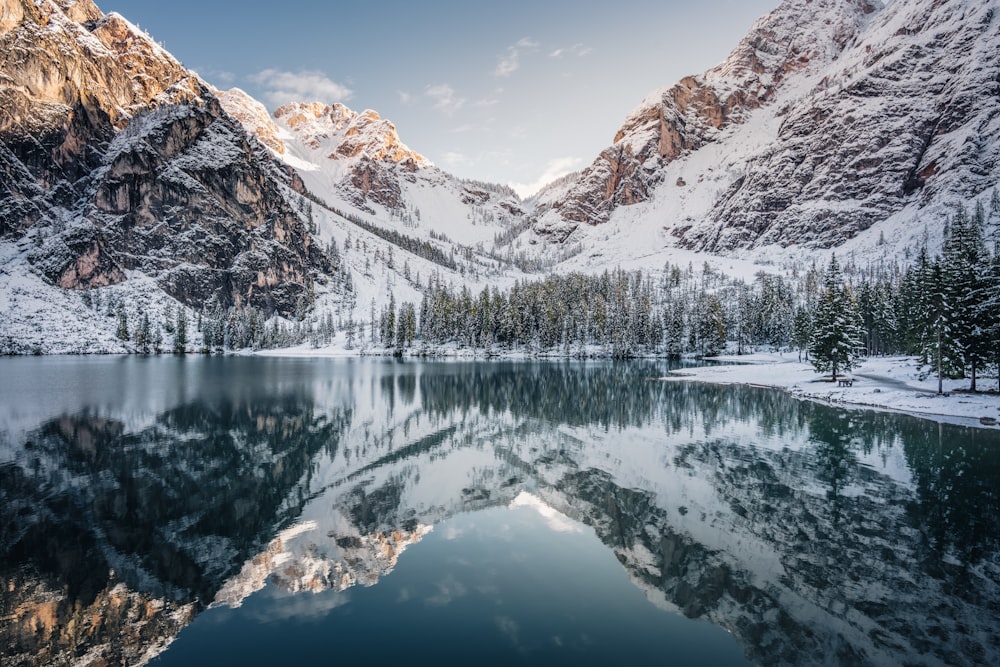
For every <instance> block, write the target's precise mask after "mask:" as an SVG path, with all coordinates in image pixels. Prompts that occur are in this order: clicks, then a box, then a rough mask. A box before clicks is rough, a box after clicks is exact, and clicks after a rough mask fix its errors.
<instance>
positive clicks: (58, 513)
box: [0, 359, 1000, 664]
mask: <svg viewBox="0 0 1000 667" xmlns="http://www.w3.org/2000/svg"><path fill="white" fill-rule="evenodd" d="M88 363H92V364H97V363H100V361H99V360H95V361H91V362H88ZM151 368H153V370H152V371H149V370H148V369H147V370H144V371H143V372H147V371H148V372H155V366H154V367H151ZM121 372H122V373H124V375H123V376H122V378H120V380H121V383H122V384H124V385H126V386H127V385H128V384H129V382H134V381H135V377H133V376H131V375H129V373H131V372H132V370H130V367H128V366H125V367H124V370H122V371H121ZM178 372H179V371H177V368H176V367H171V370H170V373H169V374H168V373H166V372H165V373H164V376H163V377H161V378H159V379H160V380H161V381H164V382H169V381H174V382H181V380H179V379H178V377H180V376H178V375H176V374H177V373H178ZM663 372H664V368H663V367H662V366H660V365H657V364H652V363H565V362H554V363H548V362H494V363H475V362H469V363H386V362H381V361H377V362H356V361H352V362H323V361H315V362H292V361H287V362H281V361H273V360H256V359H229V360H221V363H220V361H219V360H211V363H208V362H206V361H199V360H190V365H188V366H186V367H184V369H183V382H184V383H185V389H184V391H179V390H178V391H177V392H175V393H172V394H170V396H169V397H168V398H164V399H162V400H161V401H160V403H159V404H158V405H157V406H156V407H155V408H154V409H151V410H148V411H146V412H144V413H142V414H140V415H138V416H137V415H135V414H130V413H128V411H122V412H119V411H118V410H117V409H116V407H115V405H114V404H113V403H109V402H104V403H102V402H101V401H96V400H94V401H87V400H82V399H81V405H80V408H79V409H78V410H73V409H63V410H62V411H61V412H60V413H59V414H56V415H53V416H50V417H48V418H46V419H44V420H42V421H41V422H40V423H37V425H34V426H32V427H31V428H29V429H27V430H26V431H25V433H24V435H23V437H19V438H18V440H17V441H15V442H10V443H8V444H7V445H6V448H5V449H2V450H0V451H5V452H9V454H7V455H5V456H6V457H7V460H6V461H5V462H3V463H2V464H0V500H2V503H0V573H2V574H3V578H4V579H3V580H4V582H6V585H5V586H4V589H3V591H0V604H2V609H3V612H2V616H3V619H4V620H3V621H2V622H0V646H2V647H3V652H4V655H5V664H8V660H9V661H10V662H9V664H48V663H50V662H59V661H66V660H72V659H75V658H80V657H82V656H94V655H99V656H100V657H101V658H102V659H104V660H107V661H109V662H118V661H123V660H124V661H126V662H136V661H138V660H140V659H142V656H144V655H147V654H148V652H149V651H150V650H153V651H155V650H156V649H157V647H159V646H160V645H161V644H163V643H164V642H165V641H168V640H169V639H170V638H171V637H172V636H173V635H174V634H176V633H177V631H178V630H179V629H180V628H181V627H183V626H184V625H185V624H187V623H189V622H190V621H191V619H192V618H193V617H194V616H195V615H197V614H198V612H199V611H200V610H201V609H203V608H204V606H205V605H206V604H207V603H209V602H211V601H212V600H213V599H214V598H215V596H216V594H217V593H218V592H219V591H220V589H221V588H222V587H223V586H224V585H226V583H227V581H230V580H231V579H232V578H233V577H234V576H237V575H238V574H239V573H240V572H241V570H243V569H245V568H246V565H247V563H249V562H251V561H253V559H254V558H259V555H260V554H262V553H265V552H266V551H267V549H268V548H269V547H268V545H269V544H270V543H271V542H272V540H274V539H275V535H276V534H277V532H278V531H279V530H280V529H282V528H284V527H287V526H289V525H291V524H292V523H293V522H295V521H296V520H297V519H298V518H299V517H300V516H302V514H303V512H304V511H305V510H306V508H308V507H311V506H316V505H317V503H320V504H321V506H322V507H331V508H333V509H332V511H333V512H334V513H336V514H337V515H338V516H343V517H346V518H347V521H348V522H349V523H350V526H351V531H353V532H351V533H350V535H348V534H347V533H344V532H343V531H342V530H341V529H338V530H341V532H337V530H333V529H330V530H329V531H328V532H329V535H328V540H329V542H330V545H329V547H328V550H329V553H331V554H334V553H337V554H341V558H342V559H343V562H344V563H346V565H344V567H347V568H349V567H350V564H349V563H348V560H349V559H347V558H346V557H345V556H343V554H345V553H348V552H350V550H351V549H356V548H358V545H359V544H361V543H362V541H363V540H361V538H362V537H365V536H372V537H373V539H375V538H377V540H376V541H378V543H379V544H382V545H383V547H382V548H389V547H386V546H385V545H386V544H390V543H392V541H393V540H397V541H398V540H400V539H403V538H402V537H401V536H405V535H406V534H408V533H412V532H413V531H415V530H417V526H418V525H421V524H433V523H435V522H437V521H440V520H443V519H444V518H446V517H448V516H452V515H455V514H457V513H460V512H468V511H470V510H475V509H479V508H484V507H491V506H496V505H504V504H507V503H509V502H511V500H512V498H513V497H514V496H515V495H516V494H517V493H518V492H519V489H521V488H531V489H532V490H533V493H537V494H538V495H539V497H540V498H542V499H544V501H545V502H546V503H548V504H549V505H550V506H552V507H553V508H555V509H556V510H558V511H560V512H562V513H564V514H567V515H569V516H572V517H575V518H577V519H579V520H581V521H583V522H584V523H586V524H588V525H590V526H592V527H593V529H594V530H595V532H596V533H597V535H598V537H599V538H600V539H601V540H602V541H603V542H604V543H605V544H606V545H607V547H608V548H609V549H611V550H613V551H614V553H615V555H616V556H617V557H618V560H619V561H620V562H621V563H622V565H623V567H624V568H625V569H626V571H627V572H628V573H629V576H630V577H631V578H632V580H633V581H634V582H635V583H636V585H639V586H640V587H642V588H644V589H646V590H648V591H650V592H651V594H655V596H660V597H662V598H663V599H664V600H665V601H667V602H669V603H671V604H673V605H676V607H677V608H678V609H679V610H680V611H682V612H683V613H684V614H686V615H688V616H691V617H702V618H707V619H709V620H711V621H712V622H714V623H716V624H718V625H721V626H722V627H725V628H726V629H728V630H729V631H730V632H732V633H733V634H734V635H735V636H736V637H738V638H739V640H740V641H741V642H742V644H743V646H744V649H745V651H746V653H747V655H748V656H749V657H750V658H751V659H752V660H754V661H757V662H761V663H767V664H774V663H778V662H792V663H800V664H801V663H810V662H837V663H867V662H873V663H897V662H907V661H910V662H921V663H922V662H930V663H942V664H976V663H988V662H993V661H995V660H997V659H1000V648H998V645H1000V638H998V633H1000V612H998V611H997V609H998V608H1000V592H998V591H1000V586H998V584H1000V575H998V557H997V553H998V539H1000V529H998V521H997V518H998V516H1000V512H998V510H1000V508H998V497H997V496H998V493H1000V491H998V490H1000V456H998V452H1000V437H998V435H997V432H996V431H992V432H991V431H986V430H980V429H973V428H964V427H959V426H953V425H943V424H937V423H934V422H929V421H925V420H919V419H915V418H911V417H906V416H902V415H894V414H888V413H879V412H869V411H843V410H838V409H834V408H831V407H827V406H823V405H819V404H815V403H809V402H802V401H798V400H794V399H791V398H789V397H788V396H786V395H784V394H782V393H780V392H776V391H771V390H765V389H757V388H751V387H740V386H730V387H719V386H712V385H707V384H699V383H675V382H671V383H664V382H659V381H657V379H656V378H657V377H659V376H660V375H662V374H663ZM143 378H144V379H146V380H148V379H149V378H146V377H145V376H143ZM171 378H173V380H171ZM22 381H24V382H27V381H28V380H25V379H23V378H22ZM95 406H103V407H95ZM463 451H464V452H469V451H475V452H478V453H480V454H481V455H480V456H478V458H475V461H476V467H474V468H468V469H465V470H455V471H453V472H452V474H457V475H460V476H462V475H464V476H465V477H464V478H463V479H464V481H462V482H461V484H458V485H457V488H459V489H460V491H459V492H457V493H456V495H455V496H454V497H451V498H449V499H448V500H447V501H446V502H444V503H443V504H440V503H439V504H438V505H436V506H434V507H433V508H431V507H427V506H421V505H414V504H412V503H413V501H412V496H411V493H410V491H411V490H412V489H413V488H415V487H416V486H417V485H419V484H421V483H422V482H421V475H427V476H431V475H432V474H433V470H434V466H435V465H437V464H438V463H440V462H441V461H443V460H449V459H450V457H455V456H456V455H457V453H460V452H463ZM635 456H639V457H643V456H644V457H647V458H643V459H641V460H642V461H646V462H647V463H644V464H638V463H636V460H635V459H634V457H635ZM456 460H457V459H456ZM649 461H655V462H656V463H655V464H650V463H648V462H649ZM424 483H427V482H424ZM320 532H322V531H320ZM359 536H360V537H359ZM317 539H320V538H317ZM323 539H326V538H323ZM366 539H367V538H366ZM318 548H320V551H322V549H323V548H327V547H323V545H319V547H318ZM331 557H332V556H331ZM393 562H394V561H393ZM376 579H377V577H376ZM323 585H332V584H331V583H330V582H329V581H327V582H326V583H324V584H323Z"/></svg>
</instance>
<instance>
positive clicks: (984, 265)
mask: <svg viewBox="0 0 1000 667" xmlns="http://www.w3.org/2000/svg"><path fill="white" fill-rule="evenodd" d="M985 222H986V213H985V211H984V210H983V207H982V205H977V206H976V210H975V214H974V216H973V217H972V218H971V219H970V218H969V216H968V214H967V213H966V211H965V209H964V208H959V209H958V211H957V212H956V214H955V216H954V217H953V218H952V220H951V224H950V225H949V230H950V231H949V233H948V235H947V236H946V238H945V243H944V248H943V250H942V269H943V273H942V277H943V279H944V281H945V289H946V290H947V292H948V297H949V301H950V305H951V307H952V333H953V336H954V343H955V345H956V347H957V349H958V350H959V351H960V353H961V357H962V368H961V369H960V371H959V373H957V374H956V375H957V376H959V377H961V376H964V374H965V370H966V369H968V371H969V373H970V376H971V382H970V390H971V391H976V376H977V375H978V373H979V371H980V369H981V368H982V366H983V364H985V363H986V355H987V353H988V347H989V342H990V341H988V340H987V339H986V336H985V335H984V334H985V332H984V330H983V327H982V326H981V323H980V320H979V316H980V311H979V308H978V306H979V298H980V297H979V295H980V294H981V293H982V288H983V287H984V284H985V283H984V281H985V279H986V275H987V274H988V273H989V262H988V256H987V255H986V253H985V252H984V244H983V226H984V225H985Z"/></svg>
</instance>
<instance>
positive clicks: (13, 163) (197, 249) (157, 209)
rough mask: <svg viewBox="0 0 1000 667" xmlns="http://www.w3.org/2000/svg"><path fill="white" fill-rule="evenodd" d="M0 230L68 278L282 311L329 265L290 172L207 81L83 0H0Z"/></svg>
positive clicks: (18, 248) (51, 279)
mask: <svg viewBox="0 0 1000 667" xmlns="http://www.w3.org/2000/svg"><path fill="white" fill-rule="evenodd" d="M0 16H2V21H0V59H2V70H3V78H2V80H0V99H2V106H3V109H4V113H3V114H2V116H0V173H2V175H3V176H2V179H0V238H3V239H4V241H5V242H7V243H6V244H5V252H4V255H5V257H4V263H5V264H8V265H9V267H10V268H11V270H12V272H13V271H17V272H19V273H24V274H31V275H38V276H41V277H43V278H44V279H45V280H46V281H47V282H48V283H49V284H51V285H55V286H58V287H59V288H62V289H64V290H82V289H88V288H91V287H101V286H107V285H113V284H118V283H122V282H124V281H126V280H128V279H129V276H130V275H133V274H141V275H143V276H146V277H150V278H153V279H154V280H155V283H156V285H157V286H158V287H159V289H161V290H163V291H165V292H166V293H167V294H169V295H171V296H173V297H175V298H177V299H178V300H180V301H181V302H183V303H186V304H188V305H198V306H200V305H201V304H203V303H205V302H206V301H209V300H211V299H214V300H216V301H217V302H218V303H219V304H222V305H224V306H225V305H233V304H244V303H249V304H253V305H255V306H258V307H261V308H264V309H265V310H268V311H278V312H283V313H289V312H291V311H292V310H293V309H294V307H295V304H296V301H297V299H298V298H299V297H301V296H302V295H303V294H305V293H307V292H308V291H309V290H310V289H311V286H312V285H313V282H314V281H315V280H316V279H317V278H318V277H319V276H321V275H323V274H325V273H328V272H329V271H330V269H331V264H330V261H329V259H328V258H327V257H326V255H325V254H324V253H323V251H322V250H321V249H320V248H319V247H318V244H315V243H314V242H313V240H312V238H311V236H310V234H309V230H308V229H307V228H306V225H305V224H304V223H303V221H302V220H301V219H300V214H299V213H298V212H297V211H295V210H294V209H293V208H292V207H291V205H290V203H289V199H288V196H287V194H286V193H287V192H288V191H289V186H290V185H292V184H293V182H294V180H295V177H294V175H293V174H292V172H291V170H287V171H285V170H283V169H282V168H281V167H280V166H279V164H278V163H276V162H274V161H273V160H271V159H270V157H269V156H268V155H267V154H266V152H265V151H264V150H263V149H262V148H260V146H259V145H257V144H255V143H254V142H251V141H250V140H249V139H248V138H247V136H246V134H245V133H244V132H243V129H242V127H241V126H240V125H239V124H238V123H237V122H236V121H234V120H233V119H232V118H231V117H230V116H229V115H228V114H226V113H225V112H224V111H223V109H222V107H221V106H220V104H219V102H218V100H217V99H216V98H215V96H214V95H213V94H212V92H211V89H210V88H209V87H208V86H207V85H206V84H205V83H204V82H203V81H201V80H200V79H199V78H198V77H197V76H196V75H194V74H193V73H192V72H189V71H188V70H186V69H185V68H184V67H183V66H182V65H181V64H180V63H178V62H177V61H176V60H175V59H174V58H173V57H172V56H171V55H170V54H168V53H167V52H165V51H164V50H163V49H161V48H160V47H159V46H158V45H157V44H156V43H155V42H154V41H153V40H152V39H151V38H150V37H149V36H148V35H146V34H145V33H143V32H141V31H140V30H138V29H137V28H136V27H135V26H133V25H132V24H130V23H129V22H128V21H127V20H125V19H124V18H122V17H121V16H119V15H117V14H109V15H107V16H105V15H104V14H102V13H101V12H100V10H99V9H97V7H96V6H95V5H94V4H93V3H92V2H91V1H90V0H76V1H74V0H61V1H60V2H54V1H53V0H39V1H38V2H34V1H29V0H2V2H0Z"/></svg>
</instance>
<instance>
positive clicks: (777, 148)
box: [536, 0, 1000, 252]
mask: <svg viewBox="0 0 1000 667" xmlns="http://www.w3.org/2000/svg"><path fill="white" fill-rule="evenodd" d="M997 10H998V6H997V3H996V2H993V1H990V2H980V3H968V2H935V1H933V0H918V1H913V2H892V3H888V4H887V5H885V6H883V4H882V3H880V2H877V1H876V0H851V1H849V2H843V1H833V0H829V1H821V0H816V1H806V0H786V1H785V2H783V3H782V4H781V5H780V6H779V7H778V8H777V9H775V10H774V11H773V12H772V13H770V14H768V15H766V16H764V17H763V18H761V19H760V20H759V21H758V22H757V23H756V24H755V25H754V26H753V28H752V29H751V30H750V32H749V34H748V35H747V36H746V37H745V38H744V39H743V40H742V41H741V42H740V44H739V45H738V46H737V47H736V49H734V50H733V52H732V53H731V54H730V56H729V57H728V58H727V59H726V60H725V61H724V62H723V63H722V64H720V65H719V66H717V67H715V68H712V69H710V70H708V71H706V72H705V73H703V74H701V75H698V76H691V77H686V78H684V79H682V80H681V81H680V82H678V83H677V84H676V85H674V86H672V87H670V88H667V89H665V90H664V91H662V92H658V93H654V94H653V95H651V96H650V97H649V98H647V100H646V101H645V102H644V103H643V104H642V105H641V106H640V107H639V108H638V109H636V111H634V112H633V113H632V114H631V115H630V116H629V117H628V118H627V119H626V120H625V123H624V124H623V125H622V127H621V129H620V130H619V131H618V133H617V134H616V136H615V138H614V144H613V146H611V147H610V148H608V149H606V150H605V151H603V152H602V153H601V155H600V156H599V157H598V159H597V160H596V161H595V162H594V163H593V165H592V166H591V167H589V168H588V169H586V170H584V171H583V172H582V174H581V175H580V177H579V179H578V180H577V183H576V184H575V185H574V186H573V187H572V188H571V189H569V191H568V192H567V193H566V194H565V195H564V196H563V197H562V198H561V199H559V200H558V201H556V202H553V203H550V204H549V206H550V207H551V209H550V212H549V214H548V215H545V216H543V217H542V218H541V219H540V221H539V223H538V224H537V225H536V230H537V231H539V232H540V233H543V234H548V235H551V236H552V238H553V239H554V240H560V239H561V238H565V236H567V235H568V233H571V232H572V230H573V229H574V228H575V225H577V224H579V223H588V224H599V223H602V222H606V221H607V220H609V219H610V216H611V215H612V214H613V213H614V212H615V211H616V210H618V209H620V208H622V207H626V206H630V205H632V204H636V203H639V202H643V201H647V200H649V199H651V198H653V197H654V195H655V196H656V197H658V198H663V199H670V198H672V197H676V196H677V193H678V189H679V188H683V187H685V186H691V185H692V184H691V183H689V182H687V180H685V178H684V177H683V175H682V174H681V172H683V171H684V165H698V166H692V167H691V171H693V172H694V174H688V179H690V177H691V176H692V175H694V176H696V177H697V178H699V179H700V178H703V177H705V176H706V173H707V171H708V169H709V167H711V168H712V169H716V170H722V171H724V172H727V173H726V174H725V176H724V177H723V176H719V178H724V180H725V182H726V187H722V188H721V189H712V190H711V191H708V190H707V189H706V190H705V191H704V192H701V191H699V194H698V195H696V196H695V195H692V196H694V197H695V198H696V199H701V198H704V199H706V201H705V202H699V204H698V206H697V207H696V208H698V209H700V211H701V210H703V211H704V213H701V212H700V211H699V212H698V213H697V214H695V215H694V216H693V217H692V219H691V220H687V221H684V220H665V221H663V224H664V225H666V226H667V227H668V228H669V232H670V234H671V235H672V236H673V237H676V238H677V239H678V242H679V243H680V244H681V245H683V246H686V247H689V248H693V249H698V250H708V251H713V252H726V251H732V250H735V249H738V248H752V247H758V246H765V245H779V246H789V245H803V246H807V247H813V248H827V247H832V246H836V245H839V244H841V243H843V242H844V241H845V240H847V239H850V238H852V237H854V236H855V235H857V234H858V233H859V232H861V231H863V230H865V229H867V228H869V227H870V226H872V225H873V224H875V223H877V222H880V221H883V220H885V219H887V218H889V217H890V216H892V215H894V214H897V213H899V212H900V211H902V210H904V209H907V208H909V209H912V210H913V215H914V216H916V215H917V213H918V212H919V211H921V210H924V209H928V208H929V207H933V206H935V205H940V204H946V203H951V202H954V201H963V202H967V201H969V200H970V199H971V198H973V197H976V196H980V195H983V193H987V192H989V191H990V189H991V188H993V187H995V184H996V183H997V181H998V180H1000V149H998V145H1000V124H998V123H997V118H998V114H1000V105H998V104H997V93H998V85H1000V84H998V83H997V81H998V75H1000V63H998V62H997V59H996V58H995V57H993V56H992V54H993V53H995V51H996V49H997V48H998V45H1000V20H998V14H997ZM708 150H711V156H712V157H710V158H709V157H706V158H704V159H702V158H700V157H699V156H701V155H706V156H707V155H709V153H708V152H706V151H708ZM706 160H707V162H706ZM675 163H676V165H675ZM727 164H728V165H730V167H726V165H727ZM671 165H675V167H674V170H673V171H671V169H670V167H671ZM677 165H680V166H679V167H678V166H677ZM695 170H697V171H695ZM727 170H728V171H727ZM674 172H677V173H678V175H677V176H674V175H673V174H674ZM668 173H669V174H671V178H670V179H667V178H666V176H667V174H668ZM667 180H669V182H666V181H667Z"/></svg>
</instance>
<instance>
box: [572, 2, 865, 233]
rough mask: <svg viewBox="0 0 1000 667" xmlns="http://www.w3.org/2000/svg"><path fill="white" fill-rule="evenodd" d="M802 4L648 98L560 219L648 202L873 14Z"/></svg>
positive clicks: (602, 215)
mask: <svg viewBox="0 0 1000 667" xmlns="http://www.w3.org/2000/svg"><path fill="white" fill-rule="evenodd" d="M799 4H800V3H798V2H785V3H784V4H783V5H782V6H781V7H779V8H778V9H777V10H775V11H774V12H773V13H771V14H770V15H768V16H767V17H765V18H764V19H762V20H760V21H758V22H757V23H756V24H755V25H754V26H753V27H752V28H751V30H750V33H749V34H748V35H747V36H746V37H745V38H744V39H743V40H742V41H741V42H740V44H739V45H738V46H737V47H736V49H734V50H733V52H732V53H731V54H730V56H729V58H727V59H726V61H725V62H723V63H722V64H721V65H719V66H717V67H715V68H713V69H710V70H708V71H707V72H705V73H704V74H702V75H701V76H697V77H694V76H689V77H685V78H683V79H681V81H680V82H678V83H677V84H676V85H674V86H673V87H671V88H668V89H666V90H664V91H662V92H660V93H654V94H653V95H651V96H650V97H649V98H647V101H646V102H644V103H643V104H642V105H641V106H640V107H639V108H638V109H636V110H635V111H634V112H632V114H631V115H630V116H629V117H628V118H626V119H625V123H624V124H623V125H622V127H621V129H619V130H618V132H617V134H616V135H615V138H614V146H613V147H611V148H608V149H606V150H605V151H603V152H602V153H601V155H600V157H598V159H597V160H596V161H595V162H594V164H593V165H592V166H591V167H590V168H589V169H587V170H585V171H584V172H583V174H582V175H581V177H580V181H579V183H578V185H577V186H576V187H575V188H573V190H572V191H571V192H570V193H569V195H568V196H567V197H566V198H565V199H564V200H563V201H561V202H559V203H558V204H557V205H556V208H557V209H558V210H559V211H560V213H561V214H562V217H564V218H565V219H567V220H573V221H576V222H588V223H590V224H597V223H601V222H606V221H607V220H608V218H609V217H610V215H611V213H612V212H613V211H614V209H615V208H617V207H618V206H627V205H630V204H635V203H638V202H641V201H645V200H646V199H648V198H649V196H650V194H651V192H652V188H651V186H652V185H653V184H654V183H656V182H658V177H659V173H660V170H661V168H662V167H663V165H664V164H667V163H669V162H671V161H673V160H675V159H677V158H678V157H680V156H681V155H683V154H684V153H685V152H690V151H694V150H697V149H698V148H700V147H701V146H704V145H705V144H706V143H708V142H711V141H714V140H715V139H716V138H717V137H718V135H719V133H720V131H721V130H723V129H724V128H726V127H727V126H729V125H731V124H734V123H741V122H743V121H744V120H745V119H746V118H747V114H748V112H750V111H752V110H753V109H756V108H758V107H759V106H761V105H762V104H764V103H766V102H767V101H769V100H770V99H771V98H772V96H773V95H774V91H775V89H776V88H777V87H778V86H780V85H781V83H782V82H783V81H784V79H785V78H786V77H787V75H788V74H789V73H792V72H796V71H798V70H801V69H803V68H804V67H806V66H807V65H808V64H809V63H810V62H812V61H813V60H815V59H820V60H824V61H825V60H827V59H828V58H829V57H830V54H832V53H835V52H836V50H837V49H838V45H839V47H841V48H842V46H843V44H844V43H846V41H847V40H848V39H850V38H851V37H852V36H853V35H854V34H856V31H857V29H858V26H859V24H860V22H861V21H860V17H862V16H864V15H866V14H868V13H870V12H872V11H873V10H874V8H875V5H874V4H873V3H872V2H871V1H870V0H853V1H852V2H842V1H835V0H825V1H822V2H820V1H818V2H815V3H811V4H812V5H814V6H813V7H812V8H811V9H810V11H809V12H803V11H802V9H801V7H799V6H798V5H799ZM818 13H825V14H827V15H829V16H830V18H829V19H828V20H829V21H830V23H829V24H827V25H825V26H822V27H820V28H819V30H811V29H804V28H807V27H809V28H812V27H813V26H808V23H809V20H810V18H811V17H812V16H813V15H814V14H818ZM817 33H819V34H817Z"/></svg>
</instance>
